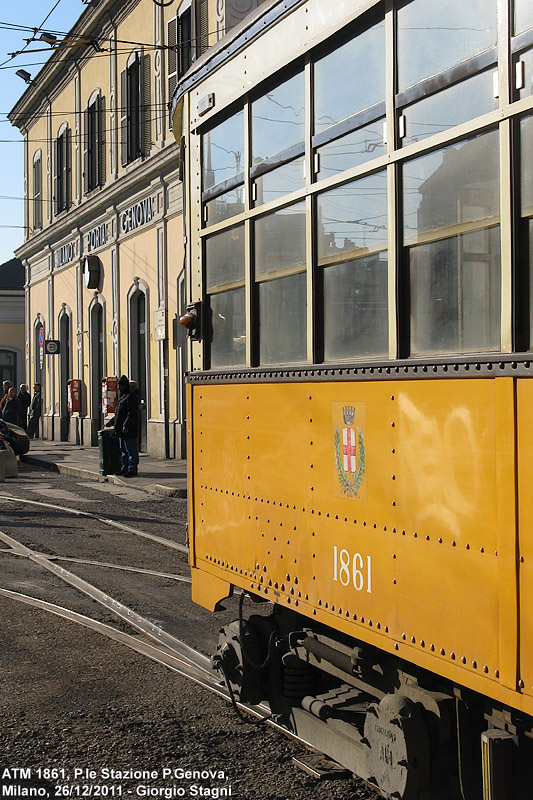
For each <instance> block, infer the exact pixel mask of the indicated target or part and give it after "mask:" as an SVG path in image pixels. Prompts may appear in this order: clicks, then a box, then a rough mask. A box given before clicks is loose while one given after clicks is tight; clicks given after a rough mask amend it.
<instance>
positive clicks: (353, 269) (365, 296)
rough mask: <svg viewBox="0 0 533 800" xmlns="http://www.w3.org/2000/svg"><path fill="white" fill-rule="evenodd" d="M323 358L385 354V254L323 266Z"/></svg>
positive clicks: (386, 334)
mask: <svg viewBox="0 0 533 800" xmlns="http://www.w3.org/2000/svg"><path fill="white" fill-rule="evenodd" d="M323 275H324V357H325V359H326V361H332V360H334V359H344V358H361V357H363V356H369V357H371V356H387V354H388V312H387V253H386V251H383V252H381V253H375V254H374V255H371V256H366V257H363V258H358V259H354V260H353V261H345V262H342V263H340V264H336V265H335V266H331V267H327V268H326V269H324V273H323Z"/></svg>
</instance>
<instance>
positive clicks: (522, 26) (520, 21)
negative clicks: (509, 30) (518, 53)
mask: <svg viewBox="0 0 533 800" xmlns="http://www.w3.org/2000/svg"><path fill="white" fill-rule="evenodd" d="M528 28H533V5H532V4H531V0H514V34H515V35H516V34H517V33H522V31H525V30H527V29H528Z"/></svg>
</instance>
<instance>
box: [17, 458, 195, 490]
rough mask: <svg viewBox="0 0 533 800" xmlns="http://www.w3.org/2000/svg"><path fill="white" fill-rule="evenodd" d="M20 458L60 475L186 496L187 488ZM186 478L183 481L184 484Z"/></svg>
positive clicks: (52, 462) (36, 459)
mask: <svg viewBox="0 0 533 800" xmlns="http://www.w3.org/2000/svg"><path fill="white" fill-rule="evenodd" d="M20 460H21V461H22V462H24V463H25V464H30V465H31V466H33V467H40V468H41V469H48V470H50V471H51V472H58V473H59V474H60V475H73V476H74V477H76V478H85V479H86V480H90V481H98V482H100V483H113V484H115V485H117V486H133V487H134V488H135V489H140V490H141V491H143V492H150V493H151V494H161V495H164V496H165V497H182V498H186V497H187V488H186V486H185V487H183V488H182V487H173V486H163V485H162V484H160V483H151V484H149V485H147V486H146V485H145V486H141V485H139V484H138V483H137V482H136V481H124V480H121V479H120V478H119V477H118V475H111V474H109V475H100V473H99V472H94V471H93V470H88V469H82V468H81V467H72V466H70V465H68V464H58V463H56V462H55V461H46V460H45V459H41V458H38V457H37V456H28V455H24V456H20ZM186 480H187V479H186V478H185V479H183V482H184V483H185V484H186Z"/></svg>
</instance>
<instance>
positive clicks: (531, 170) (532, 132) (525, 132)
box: [520, 117, 533, 349]
mask: <svg viewBox="0 0 533 800" xmlns="http://www.w3.org/2000/svg"><path fill="white" fill-rule="evenodd" d="M520 144H521V149H520V184H521V204H520V205H521V216H522V217H523V218H524V225H525V226H526V230H527V234H528V239H529V330H530V334H529V339H530V343H529V347H530V348H531V349H533V117H524V119H522V120H521V121H520Z"/></svg>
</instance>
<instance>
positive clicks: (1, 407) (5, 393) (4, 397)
mask: <svg viewBox="0 0 533 800" xmlns="http://www.w3.org/2000/svg"><path fill="white" fill-rule="evenodd" d="M12 386H13V384H12V383H11V381H3V383H2V399H1V400H0V414H1V413H2V411H3V410H4V406H5V404H6V403H7V397H8V392H9V390H10V389H11V387H12Z"/></svg>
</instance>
